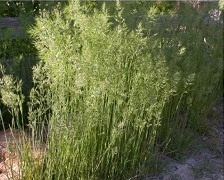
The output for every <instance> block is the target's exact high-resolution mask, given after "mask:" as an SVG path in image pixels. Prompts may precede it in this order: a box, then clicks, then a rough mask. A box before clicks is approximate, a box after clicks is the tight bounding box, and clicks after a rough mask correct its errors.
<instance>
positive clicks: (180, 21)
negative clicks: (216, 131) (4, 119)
mask: <svg viewBox="0 0 224 180" xmlns="http://www.w3.org/2000/svg"><path fill="white" fill-rule="evenodd" d="M143 4H144V3H143ZM146 4H147V3H146ZM146 4H144V5H146ZM98 5H99V6H97V5H95V4H91V3H89V4H88V3H79V2H77V1H76V2H69V3H68V6H66V7H65V8H62V9H61V8H59V7H58V8H55V9H54V10H53V11H51V12H49V13H48V12H46V11H43V12H41V15H40V16H38V17H37V18H36V24H35V26H34V27H32V28H31V30H30V34H31V37H32V38H33V42H34V44H35V47H36V48H37V50H38V57H39V59H40V61H39V62H38V64H37V65H36V66H35V67H34V68H33V88H32V90H31V91H30V94H29V103H28V107H29V110H28V119H29V123H28V127H29V129H28V131H29V133H28V134H29V137H27V135H26V136H25V135H24V136H23V139H24V141H21V143H17V146H16V152H17V154H18V157H19V162H20V164H21V168H20V174H19V176H20V178H23V179H27V180H30V179H34V180H38V179H40V180H43V179H46V180H50V179H69V180H70V179H71V180H73V179H84V180H85V179H93V180H94V179H102V180H104V179H140V178H144V177H146V175H148V174H150V173H154V171H155V170H158V161H157V160H158V154H160V155H161V154H167V155H169V156H171V157H175V158H176V159H178V158H180V157H183V155H184V154H186V153H187V152H188V151H189V150H190V149H191V145H192V144H193V140H194V139H195V137H196V135H197V134H204V133H208V132H209V128H207V127H208V125H207V122H206V121H205V117H207V115H208V113H209V110H210V109H211V108H212V107H213V106H214V104H215V103H216V102H217V99H218V98H219V97H220V95H221V93H222V91H223V89H222V88H223V87H222V79H223V74H222V73H223V64H222V56H223V54H222V51H221V48H220V46H221V43H222V39H221V40H220V36H222V31H221V26H220V24H218V23H217V24H215V26H213V25H212V26H209V25H203V23H201V22H202V20H203V18H204V15H205V14H206V12H208V11H207V10H208V9H206V8H205V9H204V10H203V9H202V10H201V11H200V13H198V11H196V10H195V9H194V8H192V7H191V6H189V5H188V4H187V3H186V6H184V8H183V9H178V10H177V11H176V12H175V13H176V14H178V16H177V15H173V14H172V13H173V12H170V13H171V14H169V15H167V16H163V17H162V18H160V16H158V13H160V11H158V9H156V6H152V4H150V3H148V6H147V7H148V8H149V9H148V10H147V9H144V12H145V14H144V13H142V12H141V13H140V12H139V11H140V10H141V7H143V6H142V4H141V3H136V5H138V6H137V7H138V8H136V9H134V10H133V9H132V8H133V6H132V5H133V4H132V3H127V4H126V5H127V6H125V3H119V2H117V3H116V4H115V3H114V4H110V3H108V4H107V3H105V4H102V3H100V4H98ZM112 5H113V6H114V7H113V8H112V9H111V6H112ZM129 11H130V12H132V13H133V14H135V13H136V16H137V15H138V13H140V14H141V23H139V24H137V25H136V24H133V23H131V22H132V21H131V20H130V18H128V17H127V12H129ZM133 14H132V15H133ZM195 17H196V18H195ZM164 18H165V21H164ZM214 32H215V33H216V34H217V36H213V35H214ZM205 40H206V41H205ZM2 82H3V83H2V84H1V89H0V90H1V91H0V92H1V96H2V102H3V103H4V104H5V105H7V106H8V107H9V108H10V112H11V113H12V115H13V123H14V124H17V127H19V130H20V132H21V133H22V134H23V132H24V128H23V126H20V124H19V123H18V122H19V119H20V121H21V119H22V120H23V115H24V113H23V106H22V102H23V97H24V96H23V95H22V93H21V92H22V84H21V82H20V81H17V80H15V79H13V77H12V76H8V75H5V76H3V78H2ZM10 99H11V100H13V101H11V100H10ZM25 137H26V138H25ZM17 142H18V141H17ZM42 143H44V146H45V148H44V153H43V154H41V158H40V159H41V160H40V161H37V159H36V157H35V156H33V155H32V154H33V153H32V149H36V148H38V147H39V146H40V144H42ZM45 150H46V151H45ZM203 168H204V165H203V164H202V165H201V166H200V167H198V168H197V167H196V168H195V167H192V170H193V171H194V172H195V174H196V176H200V172H199V171H200V170H201V169H203Z"/></svg>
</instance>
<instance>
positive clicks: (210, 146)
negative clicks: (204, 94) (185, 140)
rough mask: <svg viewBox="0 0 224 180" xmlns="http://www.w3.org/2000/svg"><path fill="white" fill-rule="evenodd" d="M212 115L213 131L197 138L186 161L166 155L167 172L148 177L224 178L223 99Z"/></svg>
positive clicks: (151, 179) (172, 179)
mask: <svg viewBox="0 0 224 180" xmlns="http://www.w3.org/2000/svg"><path fill="white" fill-rule="evenodd" d="M211 114H212V115H211V116H210V117H208V118H207V122H208V125H209V127H210V128H209V133H208V134H206V135H201V136H199V137H197V138H196V143H195V145H194V146H193V147H192V148H191V152H190V154H189V155H188V156H187V157H186V158H185V159H184V160H182V161H177V160H175V159H171V158H169V157H164V158H163V160H162V162H163V163H164V164H165V167H164V171H163V172H162V173H161V174H160V175H158V176H154V177H147V178H146V179H145V180H224V146H223V142H224V141H223V140H224V129H223V125H224V118H223V98H222V99H221V100H220V101H219V102H218V103H217V105H216V106H215V107H214V108H213V109H212V112H211Z"/></svg>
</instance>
